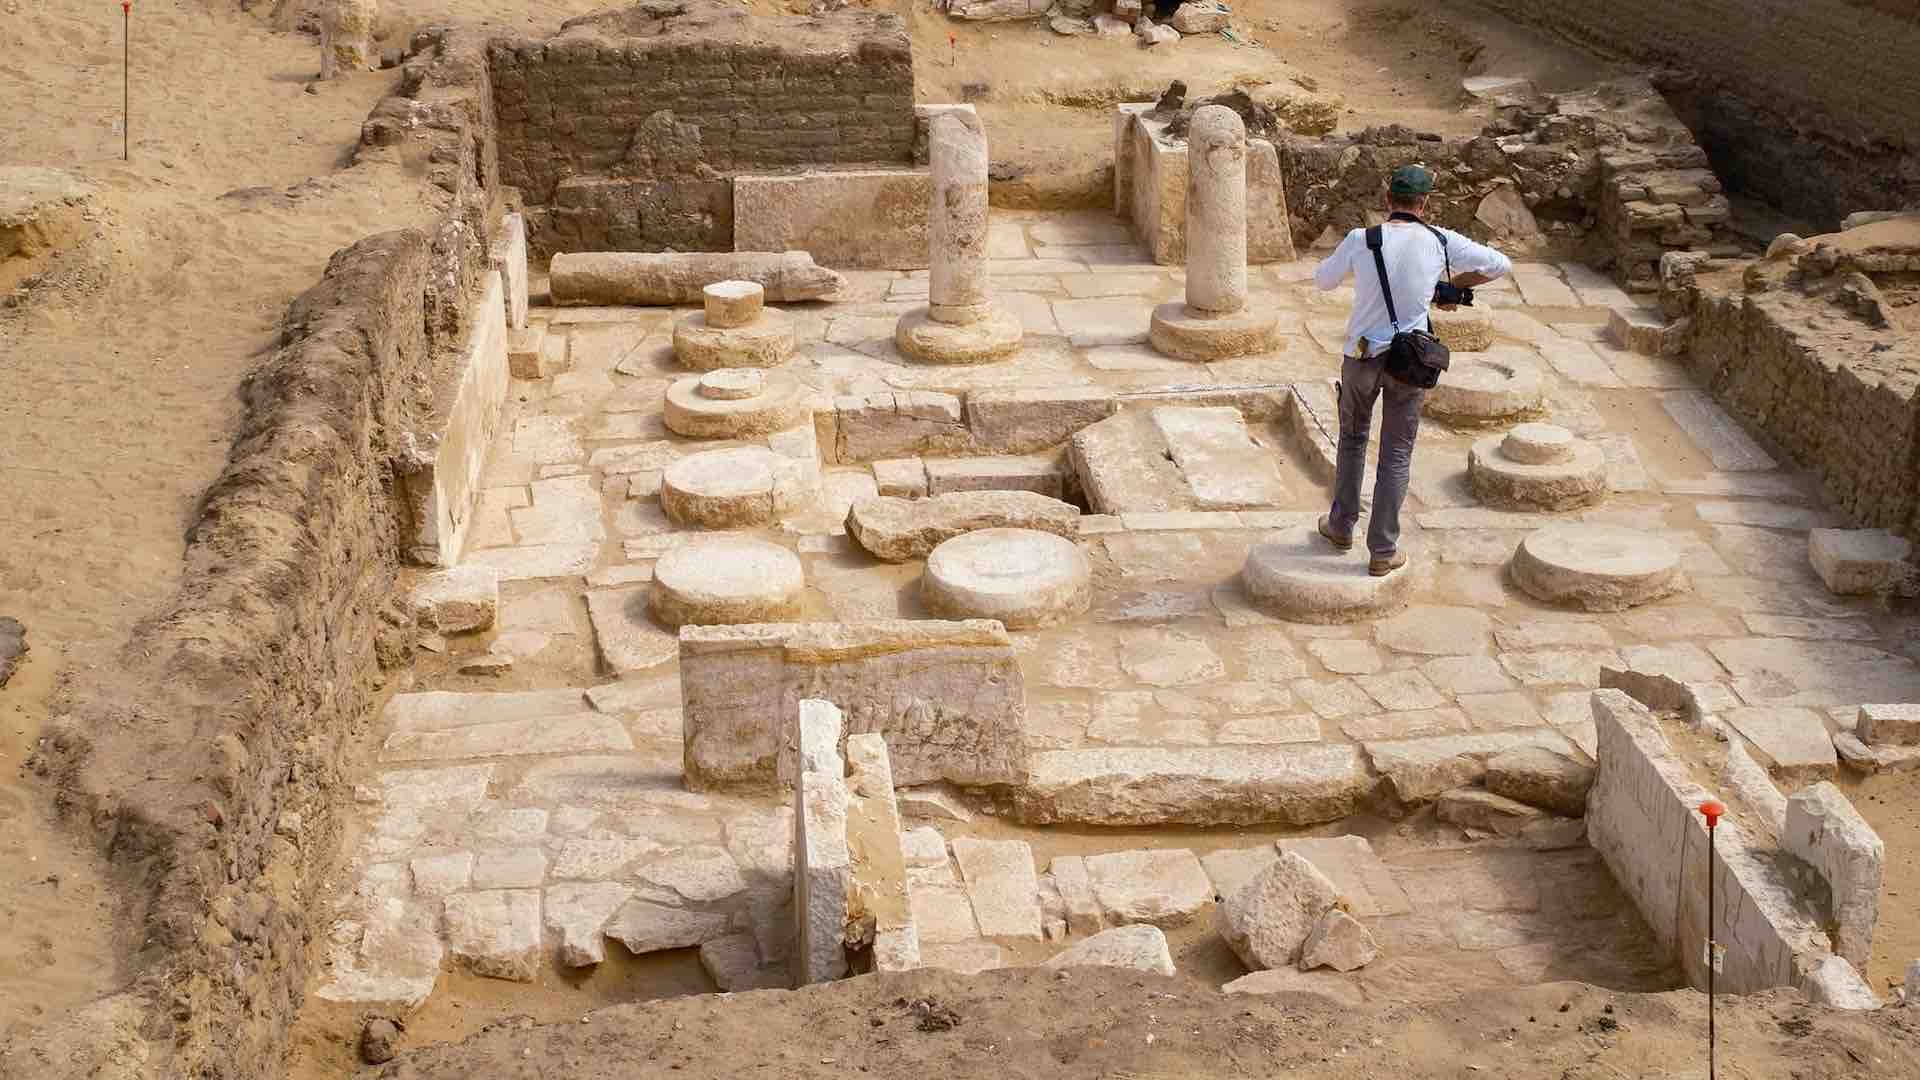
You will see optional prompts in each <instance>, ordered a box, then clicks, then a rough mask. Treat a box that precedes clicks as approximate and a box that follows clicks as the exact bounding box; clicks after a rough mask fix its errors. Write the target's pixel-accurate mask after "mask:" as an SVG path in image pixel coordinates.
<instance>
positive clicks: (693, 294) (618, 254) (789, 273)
mask: <svg viewBox="0 0 1920 1080" xmlns="http://www.w3.org/2000/svg"><path fill="white" fill-rule="evenodd" d="M549 280H550V288H551V289H552V296H553V302H554V303H555V304H558V305H569V304H576V305H578V304H606V305H621V304H636V305H649V304H698V303H703V302H704V301H705V289H706V287H707V286H708V285H712V284H714V283H716V282H720V281H752V282H756V283H758V284H759V285H760V286H761V288H762V289H763V290H764V291H765V299H766V300H767V301H769V302H772V303H776V304H790V303H796V302H798V301H801V300H833V299H836V298H837V297H838V295H839V293H840V291H841V290H842V289H843V288H845V287H846V280H845V279H844V278H842V277H841V276H840V275H839V274H836V273H834V272H833V271H831V270H826V269H823V268H821V267H818V266H815V265H814V264H813V256H811V255H809V254H807V253H806V252H804V251H788V252H778V253H773V252H731V253H726V252H722V253H710V252H669V253H666V254H660V255H652V254H641V253H638V252H625V251H596V252H563V253H561V254H558V255H555V256H554V258H553V264H552V266H551V268H550V270H549Z"/></svg>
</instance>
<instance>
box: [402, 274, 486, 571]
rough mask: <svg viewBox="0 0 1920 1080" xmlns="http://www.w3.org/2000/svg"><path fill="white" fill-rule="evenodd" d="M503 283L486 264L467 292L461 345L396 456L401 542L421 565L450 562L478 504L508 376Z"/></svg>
mask: <svg viewBox="0 0 1920 1080" xmlns="http://www.w3.org/2000/svg"><path fill="white" fill-rule="evenodd" d="M505 290H506V286H505V285H504V284H503V283H502V281H501V279H500V275H499V274H498V273H496V272H489V273H488V274H487V277H486V281H485V284H484V285H483V286H482V287H481V289H480V295H479V296H478V297H476V298H475V300H474V307H473V309H472V312H471V317H470V319H469V320H468V326H469V327H470V329H469V330H468V332H467V345H466V348H465V350H463V351H462V352H461V354H460V357H459V359H458V360H457V361H456V362H455V363H454V364H453V365H452V367H451V369H449V370H448V371H447V372H446V373H445V374H444V375H443V376H442V377H441V379H440V380H439V381H438V382H436V383H435V384H434V387H433V413H432V415H431V416H430V417H428V419H427V423H426V427H425V430H423V431H417V432H413V433H411V435H412V438H411V441H410V445H411V446H412V447H413V449H412V450H411V452H409V453H407V454H405V455H403V456H402V459H401V464H400V468H399V470H398V472H399V477H398V479H399V487H400V497H401V501H402V502H403V503H404V504H405V505H406V507H407V514H406V515H405V516H404V519H403V520H402V522H401V529H402V534H401V550H402V551H404V552H405V553H406V556H407V558H408V559H410V560H412V561H414V562H417V563H424V564H426V565H428V566H453V565H454V564H456V563H458V562H459V561H460V556H461V553H462V552H463V551H465V549H466V543H467V534H468V532H469V531H471V529H472V526H473V522H474V519H475V518H476V517H477V516H478V513H477V512H478V509H479V505H480V478H481V476H482V474H483V473H484V472H485V471H486V467H487V449H488V448H489V447H491V446H492V445H493V440H494V437H495V436H496V435H498V434H499V432H500V415H501V411H502V410H503V409H504V408H505V406H506V401H507V388H508V385H509V384H510V382H511V379H510V378H509V376H508V368H507V313H506V296H505Z"/></svg>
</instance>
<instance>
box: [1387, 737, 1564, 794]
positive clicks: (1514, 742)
mask: <svg viewBox="0 0 1920 1080" xmlns="http://www.w3.org/2000/svg"><path fill="white" fill-rule="evenodd" d="M1362 745H1363V746H1364V747H1365V749H1366V752H1367V756H1368V757H1369V758H1371V759H1372V761H1373V767H1374V769H1375V770H1377V771H1378V772H1379V773H1380V774H1381V775H1383V776H1385V777H1386V780H1387V784H1388V786H1389V787H1390V789H1391V790H1392V791H1393V793H1394V794H1395V795H1396V796H1397V797H1398V798H1399V799H1400V801H1401V802H1404V803H1408V804H1413V803H1421V802H1426V801H1427V800H1429V799H1432V798H1435V797H1437V796H1438V795H1439V794H1440V793H1441V792H1443V791H1451V790H1453V789H1454V788H1459V787H1466V786H1467V785H1469V784H1473V783H1476V782H1478V781H1479V780H1480V779H1481V778H1482V777H1484V776H1485V775H1486V773H1487V762H1488V761H1489V760H1491V759H1492V758H1494V757H1496V756H1498V755H1500V754H1502V753H1505V752H1507V751H1509V750H1515V749H1518V748H1521V747H1528V746H1533V747H1540V748H1543V749H1547V750H1551V751H1553V752H1554V753H1557V754H1560V755H1562V756H1563V757H1570V756H1572V755H1573V754H1575V753H1576V752H1577V751H1576V750H1575V749H1574V746H1573V744H1572V743H1570V742H1568V741H1567V740H1566V738H1565V737H1564V736H1562V735H1560V734H1558V733H1557V732H1554V731H1552V730H1549V729H1545V728H1536V729H1534V730H1531V731H1500V732H1492V733H1489V734H1484V735H1436V736H1433V737H1431V738H1424V739H1402V740H1389V741H1369V742H1366V743H1363V744H1362Z"/></svg>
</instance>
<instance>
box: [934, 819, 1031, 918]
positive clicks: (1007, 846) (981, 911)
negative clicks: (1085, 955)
mask: <svg viewBox="0 0 1920 1080" xmlns="http://www.w3.org/2000/svg"><path fill="white" fill-rule="evenodd" d="M951 846H952V848H953V857H954V860H955V861H956V862H958V863H959V864H960V876H961V880H962V881H963V882H964V883H965V885H966V887H967V899H968V900H969V901H971V902H972V903H973V914H974V918H976V919H978V920H979V923H980V932H981V933H982V934H984V935H985V936H987V937H990V938H994V937H1004V938H1026V939H1029V940H1032V941H1038V940H1040V899H1039V892H1040V882H1039V878H1038V876H1037V875H1036V874H1035V873H1034V870H1033V849H1032V848H1031V847H1029V846H1028V845H1027V843H1026V841H1024V840H978V839H975V838H973V837H970V836H962V837H958V838H956V839H955V840H954V841H953V843H952V845H951Z"/></svg>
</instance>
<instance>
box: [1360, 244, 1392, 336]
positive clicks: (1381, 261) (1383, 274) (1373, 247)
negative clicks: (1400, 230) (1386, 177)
mask: <svg viewBox="0 0 1920 1080" xmlns="http://www.w3.org/2000/svg"><path fill="white" fill-rule="evenodd" d="M1383 232H1384V230H1382V229H1381V228H1380V226H1378V225H1369V226H1368V227H1367V250H1368V251H1371V252H1373V268H1374V269H1375V270H1376V271H1378V272H1379V274H1380V295H1381V296H1383V297H1385V298H1386V301H1387V318H1389V319H1391V320H1393V332H1394V333H1396V334H1397V333H1399V332H1400V313H1399V312H1397V311H1395V310H1394V309H1393V285H1392V283H1391V282H1389V281H1388V280H1387V257H1386V256H1385V255H1382V254H1381V253H1380V244H1381V240H1382V234H1383Z"/></svg>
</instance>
